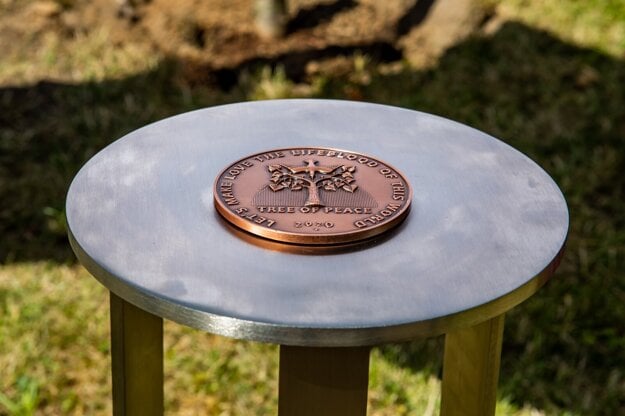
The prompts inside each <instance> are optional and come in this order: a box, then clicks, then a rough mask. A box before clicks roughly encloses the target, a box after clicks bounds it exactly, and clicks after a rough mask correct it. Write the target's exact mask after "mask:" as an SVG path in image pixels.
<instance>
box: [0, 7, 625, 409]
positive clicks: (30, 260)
mask: <svg viewBox="0 0 625 416" xmlns="http://www.w3.org/2000/svg"><path fill="white" fill-rule="evenodd" d="M485 1H486V0H485ZM488 2H489V3H491V4H493V3H496V4H495V6H496V7H497V10H498V11H499V14H498V16H499V17H498V18H499V19H501V21H500V22H498V23H499V25H498V27H497V29H496V30H494V31H489V32H488V33H486V34H477V35H476V36H475V37H473V38H471V39H468V40H466V41H463V42H461V43H460V44H458V45H456V46H455V47H454V48H452V49H451V50H449V51H447V53H445V54H444V56H443V57H442V58H441V59H440V61H439V62H438V64H437V65H435V66H434V67H433V68H432V69H429V70H416V69H413V68H410V67H409V66H408V65H407V64H401V63H400V64H392V65H381V66H380V65H377V64H375V62H373V61H372V60H370V59H368V58H367V57H363V56H356V57H353V58H351V59H352V62H353V67H354V70H353V71H352V72H351V73H350V74H347V75H340V76H339V75H335V74H332V73H322V74H320V75H318V76H316V77H315V78H314V79H312V80H308V81H307V82H305V83H300V84H297V83H294V82H293V81H291V80H289V79H287V78H286V76H285V75H284V71H282V70H280V69H277V70H273V71H272V70H271V69H269V68H265V69H263V68H259V69H258V72H251V73H248V74H246V75H245V76H243V77H242V78H241V80H240V83H239V85H238V86H237V87H235V88H234V90H233V91H231V92H229V93H223V92H218V91H215V90H213V89H211V88H209V87H206V86H193V87H191V86H189V85H188V84H187V83H186V82H185V80H184V79H183V78H181V76H180V75H179V74H180V72H179V70H178V66H179V63H178V62H172V61H168V60H166V59H164V58H163V57H161V56H159V55H158V54H156V55H155V54H154V53H153V52H152V51H151V50H150V49H149V48H145V46H142V45H141V44H137V45H126V46H123V47H121V46H115V45H111V44H108V43H107V42H105V41H103V40H102V39H103V38H102V36H103V35H102V33H103V32H101V31H99V29H94V31H92V32H89V33H85V34H83V35H81V36H79V37H76V38H72V39H70V40H68V41H67V42H66V41H62V40H58V41H57V40H54V39H55V38H54V36H55V35H50V36H49V37H48V38H46V39H48V40H45V39H44V38H45V36H43V35H41V34H39V35H33V36H32V37H30V38H24V40H23V42H25V43H24V44H23V45H22V46H27V45H30V46H31V47H32V48H31V49H28V48H26V49H25V48H20V47H19V46H20V45H17V46H15V47H14V48H13V49H11V51H10V53H9V54H8V55H5V57H3V58H2V61H1V63H2V64H1V65H0V201H2V203H1V204H0V233H1V234H2V239H0V262H2V263H3V265H2V266H0V375H1V377H0V415H4V414H7V415H29V414H43V415H48V414H49V415H58V414H90V415H91V414H109V413H110V400H109V395H110V380H109V366H110V361H109V342H108V316H107V313H108V296H107V293H106V291H105V289H104V288H102V287H101V286H100V285H99V284H98V283H96V282H95V280H94V279H93V278H91V277H90V276H89V275H88V274H87V273H86V272H85V271H84V269H82V268H81V267H80V266H78V265H76V264H75V262H74V260H73V256H72V254H71V251H70V250H69V247H68V244H67V241H66V237H65V226H64V222H63V217H64V215H63V206H64V199H65V193H66V190H67V187H68V185H69V181H70V180H71V178H72V177H73V176H74V175H75V173H76V171H77V169H78V168H79V167H80V166H81V164H82V163H84V162H85V161H86V160H87V159H88V158H89V157H90V156H92V155H93V154H95V153H96V152H97V151H98V150H99V149H101V148H102V147H103V146H105V145H106V144H108V143H110V142H111V141H112V140H114V139H115V138H117V137H120V136H121V135H123V134H125V133H127V132H129V131H131V130H133V129H135V128H137V127H140V126H142V125H145V124H146V123H149V122H151V121H154V120H157V119H160V118H163V117H166V116H169V115H172V114H176V113H180V112H183V111H187V110H191V109H194V108H199V107H203V106H209V105H216V104H220V103H225V102H232V101H239V100H245V99H258V98H280V97H293V96H302V95H303V96H313V97H335V98H362V99H365V100H369V101H375V102H383V103H388V104H395V105H400V106H405V107H409V108H415V109H419V110H423V111H429V112H433V113H436V114H441V115H444V116H446V117H450V118H453V119H456V120H459V121H462V122H464V123H467V124H470V125H472V126H474V127H477V128H480V129H482V130H484V131H486V132H488V133H491V134H493V135H495V136H497V137H500V138H501V139H503V140H505V141H506V142H508V143H510V144H511V145H513V146H515V147H517V148H519V149H520V150H522V151H524V152H525V153H526V154H528V155H529V156H531V157H532V158H534V159H535V160H536V161H537V162H538V163H539V164H540V165H541V166H543V167H544V168H545V169H546V170H547V171H548V172H549V173H550V174H551V175H552V176H553V177H554V179H555V180H556V181H557V182H558V184H559V185H560V186H561V188H562V189H563V191H564V194H565V195H566V198H567V201H568V203H569V207H570V211H571V231H570V238H569V242H568V252H567V255H566V257H565V259H564V262H563V264H562V266H561V268H560V271H559V273H558V274H557V275H556V277H555V278H554V279H553V280H552V281H551V282H549V283H548V284H547V285H546V286H545V287H544V288H543V289H542V290H541V291H540V292H539V293H538V294H537V295H536V296H534V297H533V298H532V299H530V300H529V301H527V302H526V303H524V304H523V305H521V306H519V307H517V308H515V309H514V310H513V311H512V312H510V313H509V314H508V317H507V321H506V331H505V340H504V354H503V361H502V374H501V380H500V396H501V397H500V400H499V402H498V414H500V415H523V416H529V415H532V416H536V415H575V416H582V415H616V414H622V413H624V412H625V374H624V373H625V324H624V322H625V306H624V305H625V279H624V278H623V273H624V272H623V271H624V270H625V203H624V201H625V197H624V195H623V194H624V190H625V179H624V178H625V175H623V166H625V141H624V140H623V138H624V137H625V105H623V103H624V102H625V63H624V62H623V60H622V59H623V56H625V54H624V53H625V33H624V32H623V29H622V27H623V22H625V10H623V6H622V4H623V3H621V2H618V1H587V2H584V1H572V0H570V1H565V0H560V1H555V0H551V1H545V2H540V1H537V0H535V1H521V0H504V1H498V2H493V1H490V0H488ZM13 7H17V6H15V5H14V6H13ZM42 36H43V37H42ZM42 39H44V40H42ZM50 39H51V40H50ZM28 42H31V43H28ZM22 49H23V50H22ZM20 50H22V51H21V52H20ZM49 80H56V81H55V82H50V81H49ZM39 81H46V82H43V83H40V84H36V82H39ZM9 85H12V86H14V87H13V88H8V86H9ZM165 331H166V340H165V348H166V352H165V355H166V359H165V360H166V361H165V369H166V407H167V409H168V411H170V413H172V414H214V415H219V414H237V415H238V414H243V415H245V414H249V415H252V414H271V412H274V411H275V407H276V389H277V349H276V348H275V347H273V346H269V345H264V344H258V343H251V342H242V341H232V340H228V339H225V338H223V337H217V336H211V335H208V334H204V333H201V332H199V331H195V330H192V329H189V328H185V327H182V326H180V325H177V324H173V323H166V326H165ZM441 346H442V340H441V339H434V340H429V341H415V342H413V343H408V344H401V345H390V346H386V347H383V348H379V349H376V350H374V353H373V355H372V368H371V383H370V393H369V397H370V413H371V414H374V415H402V414H405V415H422V414H436V411H437V409H438V405H439V399H440V398H439V395H440V392H439V387H440V380H439V375H440V371H441V349H440V348H441Z"/></svg>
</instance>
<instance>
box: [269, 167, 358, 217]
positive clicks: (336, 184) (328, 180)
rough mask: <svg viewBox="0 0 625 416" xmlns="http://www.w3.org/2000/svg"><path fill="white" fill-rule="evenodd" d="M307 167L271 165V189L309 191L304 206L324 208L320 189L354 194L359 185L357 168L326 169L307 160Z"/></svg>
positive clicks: (276, 190)
mask: <svg viewBox="0 0 625 416" xmlns="http://www.w3.org/2000/svg"><path fill="white" fill-rule="evenodd" d="M304 163H305V164H306V166H298V167H292V166H285V165H269V167H268V169H269V172H270V173H271V183H270V184H269V188H270V189H271V190H272V191H274V192H279V191H282V190H283V189H290V190H291V191H301V190H302V189H304V188H306V189H307V190H308V198H307V200H306V203H305V204H304V205H305V206H307V207H310V206H324V204H323V203H322V202H321V199H320V198H319V191H318V189H319V188H323V189H324V190H325V191H330V192H336V191H337V190H339V189H342V190H344V191H346V192H349V193H353V192H354V191H355V190H356V189H357V188H358V185H355V184H354V182H355V181H356V180H355V179H354V172H355V171H356V167H355V166H345V165H342V166H338V167H325V166H317V163H319V162H318V161H316V160H312V159H310V160H305V161H304Z"/></svg>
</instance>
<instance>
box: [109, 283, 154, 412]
mask: <svg viewBox="0 0 625 416" xmlns="http://www.w3.org/2000/svg"><path fill="white" fill-rule="evenodd" d="M111 358H112V364H113V415H115V416H131V415H145V416H153V415H154V416H156V415H159V416H160V415H162V414H163V319H162V318H160V317H158V316H155V315H152V314H151V313H148V312H146V311H144V310H142V309H140V308H137V307H136V306H134V305H132V304H130V303H128V302H126V301H125V300H123V299H122V298H120V297H118V296H116V295H115V294H113V293H112V292H111Z"/></svg>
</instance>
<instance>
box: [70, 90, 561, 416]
mask: <svg viewBox="0 0 625 416" xmlns="http://www.w3.org/2000/svg"><path fill="white" fill-rule="evenodd" d="M294 146H323V147H332V148H343V149H350V150H353V151H357V152H362V153H366V154H370V155H374V156H375V157H379V158H380V159H382V160H385V161H388V162H390V163H391V164H393V165H394V166H395V167H396V168H398V169H399V170H400V171H402V172H403V174H404V175H405V177H406V178H407V179H408V181H409V182H410V183H411V185H412V189H413V193H414V195H413V200H412V207H411V212H410V213H409V215H408V216H407V218H406V220H405V221H404V222H403V223H402V224H401V225H400V226H399V227H398V228H397V229H395V230H394V231H392V232H391V233H390V234H389V235H384V236H381V237H379V238H378V239H377V240H376V241H373V242H369V243H367V244H365V245H363V246H356V247H353V248H351V249H345V250H342V251H341V252H327V253H317V252H309V251H307V250H305V249H304V250H297V249H296V250H286V251H280V250H276V248H278V249H279V248H281V247H282V245H281V244H279V243H273V246H272V245H271V244H269V247H268V246H267V245H265V246H264V245H263V244H255V243H254V242H253V240H254V238H251V239H250V238H249V236H246V234H245V233H237V232H235V231H233V229H232V228H231V227H230V226H228V225H227V224H226V223H225V222H224V221H223V220H222V218H221V217H220V216H219V215H218V214H217V213H216V211H215V208H214V205H213V195H212V186H213V181H214V180H215V177H216V175H217V174H218V173H219V172H220V170H221V169H223V168H224V167H226V166H227V165H228V163H231V162H233V161H236V160H238V159H240V158H241V157H243V156H245V155H248V154H254V153H259V152H262V151H264V150H267V149H277V148H288V147H294ZM67 223H68V226H69V236H70V241H71V244H72V247H73V249H74V251H75V253H76V255H77V256H78V258H79V260H80V262H81V263H82V264H83V265H84V266H85V267H86V268H87V269H88V270H89V271H90V273H91V274H93V276H95V277H96V278H97V279H98V280H99V281H100V282H101V283H102V284H103V285H104V286H106V287H107V288H108V289H109V290H110V292H111V297H110V301H111V328H112V359H113V402H114V413H115V414H116V415H121V414H132V415H134V414H142V415H146V414H161V413H162V412H163V364H162V363H163V346H162V319H163V318H166V319H170V320H173V321H176V322H179V323H181V324H185V325H188V326H191V327H194V328H197V329H201V330H204V331H208V332H211V333H214V334H220V335H224V336H227V337H233V338H240V339H249V340H256V341H261V342H270V343H276V344H280V345H281V348H280V376H279V377H280V383H279V389H280V392H279V413H280V415H283V416H285V415H363V414H365V413H366V406H367V383H368V368H369V349H370V347H371V346H373V345H379V344H384V343H392V342H399V341H406V340H411V339H416V338H422V337H430V336H434V335H439V334H443V333H444V334H446V339H445V355H444V373H443V383H442V411H441V414H443V415H448V416H449V415H455V414H458V415H460V414H462V415H476V416H477V415H479V416H484V415H489V414H493V413H494V408H495V396H496V386H497V379H498V373H499V358H500V353H501V340H502V333H503V323H504V313H505V312H506V311H507V310H509V309H510V308H512V307H513V306H515V305H517V304H518V303H520V302H522V301H523V300H525V299H527V298H528V297H529V296H531V295H532V294H533V293H534V292H536V291H537V290H538V288H540V286H541V285H542V284H543V283H545V281H546V280H547V279H548V278H549V277H550V276H551V275H552V274H553V271H554V270H555V268H556V267H557V265H558V263H559V259H560V257H561V254H562V251H563V246H564V242H565V239H566V234H567V229H568V211H567V207H566V202H565V200H564V198H563V196H562V194H561V192H560V190H559V189H558V187H557V186H556V184H555V183H554V182H553V181H552V180H551V178H550V177H549V176H548V175H547V174H546V173H545V172H544V171H543V170H542V169H541V168H540V167H539V166H537V165H536V164H535V163H534V162H532V161H531V160H530V159H528V158H527V157H526V156H524V155H523V154H521V153H519V152H518V151H516V150H515V149H513V148H512V147H510V146H508V145H507V144H505V143H502V142H501V141H499V140H497V139H495V138H493V137H491V136H488V135H486V134H484V133H482V132H480V131H477V130H475V129H472V128H469V127H467V126H464V125H462V124H458V123H456V122H453V121H450V120H447V119H444V118H440V117H436V116H432V115H428V114H424V113H419V112H415V111H410V110H405V109H400V108H395V107H389V106H382V105H374V104H366V103H355V102H346V101H331V100H277V101H265V102H251V103H242V104H233V105H226V106H220V107H214V108H208V109H203V110H198V111H193V112H190V113H186V114H182V115H178V116H175V117H172V118H168V119H165V120H162V121H159V122H157V123H154V124H151V125H148V126H146V127H144V128H141V129H139V130H136V131H134V132H132V133H130V134H128V135H127V136H125V137H123V138H121V139H120V140H118V141H116V142H114V143H113V144H111V145H110V146H108V147H107V148H105V149H104V150H102V151H101V152H100V153H98V154H97V155H96V156H94V157H93V158H92V159H91V160H90V161H89V162H88V163H87V164H86V165H85V166H84V167H83V168H82V169H81V170H80V172H79V173H78V174H77V176H76V178H75V179H74V181H73V183H72V185H71V187H70V190H69V193H68V197H67ZM239 234H240V235H239ZM243 237H246V238H243Z"/></svg>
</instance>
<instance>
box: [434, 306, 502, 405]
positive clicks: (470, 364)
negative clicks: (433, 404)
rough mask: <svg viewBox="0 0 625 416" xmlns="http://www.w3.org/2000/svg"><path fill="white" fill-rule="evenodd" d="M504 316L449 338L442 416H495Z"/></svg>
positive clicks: (460, 330)
mask: <svg viewBox="0 0 625 416" xmlns="http://www.w3.org/2000/svg"><path fill="white" fill-rule="evenodd" d="M503 324H504V315H503V314H502V315H499V316H497V317H495V318H493V319H490V320H488V321H486V322H482V323H480V324H477V325H475V326H473V327H470V328H463V329H458V330H455V331H452V332H449V333H447V335H446V336H445V361H444V363H443V386H442V397H441V416H456V415H457V416H492V415H494V414H495V404H496V400H497V381H498V379H499V363H500V361H501V341H502V338H503Z"/></svg>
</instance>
